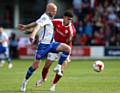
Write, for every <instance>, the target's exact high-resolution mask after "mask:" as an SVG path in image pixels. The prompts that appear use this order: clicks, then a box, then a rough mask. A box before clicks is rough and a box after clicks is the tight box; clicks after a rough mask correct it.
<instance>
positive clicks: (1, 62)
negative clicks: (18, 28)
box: [0, 53, 5, 67]
mask: <svg viewBox="0 0 120 93" xmlns="http://www.w3.org/2000/svg"><path fill="white" fill-rule="evenodd" d="M4 63H5V56H4V55H3V54H1V53H0V67H3V65H4Z"/></svg>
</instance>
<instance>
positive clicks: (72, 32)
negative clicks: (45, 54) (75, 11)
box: [66, 24, 76, 44]
mask: <svg viewBox="0 0 120 93" xmlns="http://www.w3.org/2000/svg"><path fill="white" fill-rule="evenodd" d="M75 35H76V29H75V27H74V25H73V24H72V25H71V26H70V33H69V36H68V38H67V39H66V42H67V44H70V43H71V42H72V41H73V39H74V37H75Z"/></svg>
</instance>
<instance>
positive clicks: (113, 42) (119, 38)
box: [73, 0, 120, 46]
mask: <svg viewBox="0 0 120 93" xmlns="http://www.w3.org/2000/svg"><path fill="white" fill-rule="evenodd" d="M73 12H74V14H75V18H74V24H75V27H76V30H77V36H76V38H75V42H74V44H75V45H81V46H84V45H99V46H100V45H101V46H120V0H73Z"/></svg>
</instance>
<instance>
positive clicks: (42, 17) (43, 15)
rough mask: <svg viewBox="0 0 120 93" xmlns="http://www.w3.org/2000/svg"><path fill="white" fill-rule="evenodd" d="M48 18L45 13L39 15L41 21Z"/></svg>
mask: <svg viewBox="0 0 120 93" xmlns="http://www.w3.org/2000/svg"><path fill="white" fill-rule="evenodd" d="M48 18H49V17H48V15H47V14H46V13H44V14H42V15H41V17H40V19H41V20H43V21H44V20H48Z"/></svg>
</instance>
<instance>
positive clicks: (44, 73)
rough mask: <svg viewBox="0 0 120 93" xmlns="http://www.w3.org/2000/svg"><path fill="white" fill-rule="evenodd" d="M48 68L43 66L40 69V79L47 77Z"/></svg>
mask: <svg viewBox="0 0 120 93" xmlns="http://www.w3.org/2000/svg"><path fill="white" fill-rule="evenodd" d="M48 71H49V69H48V68H43V70H42V79H43V80H45V79H46V77H47V74H48Z"/></svg>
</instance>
